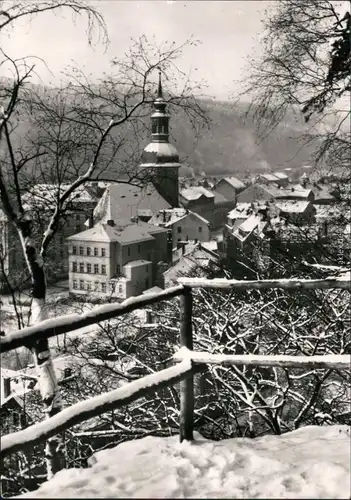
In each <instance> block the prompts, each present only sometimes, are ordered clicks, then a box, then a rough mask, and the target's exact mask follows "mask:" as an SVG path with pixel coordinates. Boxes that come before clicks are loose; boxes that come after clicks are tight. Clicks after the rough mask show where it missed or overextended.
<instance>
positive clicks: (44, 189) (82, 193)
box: [22, 184, 96, 207]
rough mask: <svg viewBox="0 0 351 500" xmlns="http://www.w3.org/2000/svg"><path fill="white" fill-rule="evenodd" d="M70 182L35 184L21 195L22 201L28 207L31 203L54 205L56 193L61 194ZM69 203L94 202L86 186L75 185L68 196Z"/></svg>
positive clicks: (46, 205)
mask: <svg viewBox="0 0 351 500" xmlns="http://www.w3.org/2000/svg"><path fill="white" fill-rule="evenodd" d="M69 187H70V184H60V185H55V184H35V185H34V186H32V187H31V188H30V189H29V190H28V192H26V193H24V194H23V195H22V199H23V203H24V204H26V205H28V206H29V207H30V206H32V205H36V206H37V205H44V206H45V207H48V206H50V205H51V204H52V205H56V202H57V195H58V194H59V195H62V194H63V193H64V192H65V191H66V190H67V189H68V188H69ZM68 201H69V202H70V203H94V202H96V198H95V196H93V195H92V194H91V193H90V191H89V188H88V187H87V186H84V185H81V186H79V187H77V188H76V189H75V190H74V192H73V193H72V194H71V195H70V196H69V198H68Z"/></svg>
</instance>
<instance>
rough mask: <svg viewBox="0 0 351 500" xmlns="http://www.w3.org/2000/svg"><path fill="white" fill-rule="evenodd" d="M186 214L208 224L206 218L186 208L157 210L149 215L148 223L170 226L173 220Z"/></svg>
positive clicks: (180, 218)
mask: <svg viewBox="0 0 351 500" xmlns="http://www.w3.org/2000/svg"><path fill="white" fill-rule="evenodd" d="M188 215H191V216H193V217H196V218H197V219H199V220H201V221H202V222H204V223H205V224H209V222H208V220H207V219H205V218H204V217H201V215H199V214H196V213H195V212H192V211H191V210H187V209H186V208H170V209H165V210H159V211H158V212H156V213H155V214H154V215H153V216H152V217H151V219H150V220H149V224H154V225H157V226H159V225H162V226H163V227H170V226H172V225H173V224H174V223H175V222H179V221H180V220H182V219H184V218H185V217H187V216H188Z"/></svg>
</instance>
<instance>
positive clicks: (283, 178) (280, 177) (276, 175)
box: [273, 172, 288, 180]
mask: <svg viewBox="0 0 351 500" xmlns="http://www.w3.org/2000/svg"><path fill="white" fill-rule="evenodd" d="M273 175H274V176H275V177H277V178H278V179H281V180H285V179H288V176H287V175H286V174H284V172H274V174H273Z"/></svg>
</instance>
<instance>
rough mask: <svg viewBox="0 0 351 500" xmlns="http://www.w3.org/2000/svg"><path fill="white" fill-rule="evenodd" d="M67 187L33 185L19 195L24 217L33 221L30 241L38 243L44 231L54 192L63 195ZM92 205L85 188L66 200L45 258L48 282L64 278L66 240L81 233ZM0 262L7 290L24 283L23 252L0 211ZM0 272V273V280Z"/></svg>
mask: <svg viewBox="0 0 351 500" xmlns="http://www.w3.org/2000/svg"><path fill="white" fill-rule="evenodd" d="M67 188H68V185H67V184H62V185H61V186H59V187H57V186H54V185H52V184H37V185H35V186H33V187H32V188H31V189H30V191H28V192H27V193H25V194H24V195H23V205H24V208H25V210H26V212H27V214H28V215H29V216H30V217H31V218H32V220H33V233H34V239H35V240H37V241H38V242H40V240H41V239H42V237H43V233H44V231H45V230H46V229H47V225H48V223H49V220H50V217H51V215H52V213H53V210H54V209H55V205H56V197H57V192H58V189H59V190H60V192H63V191H64V190H65V189H67ZM95 205H96V197H95V196H94V194H93V193H91V192H90V190H89V189H87V188H86V187H85V186H81V187H79V188H78V189H77V190H76V192H75V193H74V194H73V195H72V196H71V197H70V198H69V199H68V200H67V203H66V205H65V206H64V213H63V214H62V216H61V220H60V224H59V228H58V230H57V232H56V233H55V235H54V237H53V241H52V242H51V244H50V246H49V248H48V252H47V255H46V259H45V262H46V264H47V265H46V276H47V279H48V280H49V281H51V280H56V279H58V278H66V277H67V276H68V252H67V247H66V238H67V237H68V236H71V235H72V234H75V233H77V232H80V231H82V230H83V229H84V222H85V220H86V219H87V218H88V217H89V215H90V214H91V213H92V211H93V209H94V207H95ZM0 242H1V247H0V253H1V255H0V258H2V259H3V262H4V268H3V269H4V272H5V273H6V278H5V277H3V278H1V283H2V284H5V285H6V283H7V281H8V282H9V284H10V285H11V286H13V287H14V286H16V285H18V284H19V283H23V282H25V281H26V278H27V277H28V272H27V269H26V264H25V259H24V256H23V250H22V246H21V242H20V239H19V236H18V233H17V231H16V229H15V227H14V226H13V225H12V224H11V223H10V222H9V221H8V220H7V217H6V215H5V214H4V212H3V211H1V210H0ZM1 274H2V272H1V271H0V276H1Z"/></svg>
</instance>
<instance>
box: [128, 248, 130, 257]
mask: <svg viewBox="0 0 351 500" xmlns="http://www.w3.org/2000/svg"><path fill="white" fill-rule="evenodd" d="M128 257H130V247H128Z"/></svg>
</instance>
